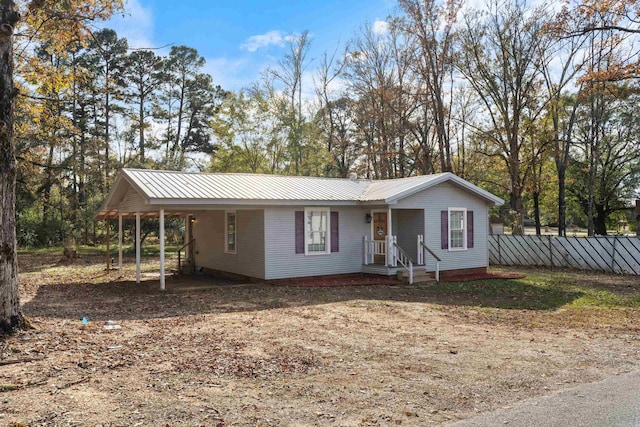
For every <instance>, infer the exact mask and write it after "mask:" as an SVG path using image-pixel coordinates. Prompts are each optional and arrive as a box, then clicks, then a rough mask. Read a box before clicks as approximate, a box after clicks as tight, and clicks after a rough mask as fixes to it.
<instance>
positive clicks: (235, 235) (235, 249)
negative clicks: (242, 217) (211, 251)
mask: <svg viewBox="0 0 640 427" xmlns="http://www.w3.org/2000/svg"><path fill="white" fill-rule="evenodd" d="M229 215H233V218H234V226H235V229H234V230H233V245H234V246H233V249H229ZM237 252H238V213H237V212H236V211H224V253H225V254H236V253H237Z"/></svg>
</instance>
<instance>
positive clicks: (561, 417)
mask: <svg viewBox="0 0 640 427" xmlns="http://www.w3.org/2000/svg"><path fill="white" fill-rule="evenodd" d="M499 425H500V426H518V427H529V426H530V427H534V426H535V427H546V426H549V427H551V426H554V427H555V426H585V427H587V426H588V427H596V426H597V427H600V426H602V427H605V426H606V427H610V426H616V427H621V426H640V371H635V372H630V373H626V374H621V375H617V376H615V377H610V378H607V379H606V380H604V381H601V382H598V383H593V384H583V385H581V386H579V387H576V388H572V389H570V390H565V391H562V392H558V393H554V394H551V395H549V396H542V397H537V398H534V399H529V400H525V401H522V402H520V403H518V404H516V405H513V406H512V407H509V408H505V409H500V410H498V411H494V412H489V413H486V414H483V415H480V416H478V417H475V418H472V419H469V420H465V421H460V422H457V423H455V424H452V425H451V427H485V426H487V427H489V426H492V427H493V426H499Z"/></svg>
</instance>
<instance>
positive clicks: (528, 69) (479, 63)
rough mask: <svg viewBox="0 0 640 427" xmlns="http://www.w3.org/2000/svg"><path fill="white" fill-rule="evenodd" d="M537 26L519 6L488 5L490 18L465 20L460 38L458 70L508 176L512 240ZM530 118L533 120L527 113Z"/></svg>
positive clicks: (532, 102)
mask: <svg viewBox="0 0 640 427" xmlns="http://www.w3.org/2000/svg"><path fill="white" fill-rule="evenodd" d="M542 25H543V23H542V22H541V21H540V20H539V19H538V16H537V15H536V13H530V12H529V11H527V9H526V7H525V5H524V4H523V3H522V2H520V1H517V2H498V1H495V2H493V3H491V10H490V12H489V13H486V14H484V13H479V12H477V13H475V14H469V15H468V16H467V17H466V25H465V28H464V29H463V30H462V32H461V43H462V44H461V57H460V63H459V66H458V68H459V70H460V72H461V73H462V74H463V75H464V77H465V78H466V79H467V81H468V82H469V83H470V84H471V86H472V87H473V88H474V89H475V91H476V93H477V95H478V96H479V98H480V99H481V101H482V103H483V104H484V109H485V111H486V113H487V116H488V119H489V123H487V125H488V129H487V131H486V132H485V137H487V138H489V139H490V140H491V141H492V142H493V144H492V147H493V149H492V150H491V152H489V153H487V154H490V155H495V156H499V157H500V158H501V159H502V160H503V162H504V163H505V166H506V168H507V170H508V171H509V192H510V204H511V209H512V210H513V211H514V213H515V221H514V227H513V232H514V234H522V233H523V232H524V206H523V201H522V195H523V191H524V184H525V180H526V175H527V171H526V167H527V166H525V168H524V170H523V167H522V165H521V163H522V162H523V158H522V155H521V151H522V137H521V132H523V129H522V127H523V117H524V115H525V114H526V113H527V110H534V109H536V108H539V107H538V106H537V105H536V102H537V95H538V93H537V91H538V88H539V86H540V61H539V59H538V56H537V55H536V53H537V52H539V51H540V50H541V49H542V48H541V47H540V43H542V41H543V40H542ZM528 115H529V117H535V114H531V113H528Z"/></svg>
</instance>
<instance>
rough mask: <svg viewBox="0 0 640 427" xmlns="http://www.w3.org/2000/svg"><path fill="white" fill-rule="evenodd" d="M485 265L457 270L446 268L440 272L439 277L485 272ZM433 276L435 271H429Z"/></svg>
mask: <svg viewBox="0 0 640 427" xmlns="http://www.w3.org/2000/svg"><path fill="white" fill-rule="evenodd" d="M486 273H487V267H476V268H461V269H459V270H446V271H441V272H440V277H456V276H471V275H474V274H486ZM431 277H435V273H431Z"/></svg>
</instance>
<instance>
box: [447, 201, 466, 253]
mask: <svg viewBox="0 0 640 427" xmlns="http://www.w3.org/2000/svg"><path fill="white" fill-rule="evenodd" d="M466 223H467V210H466V209H465V208H449V232H448V233H449V237H448V238H449V250H450V251H461V250H465V249H467V229H466Z"/></svg>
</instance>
